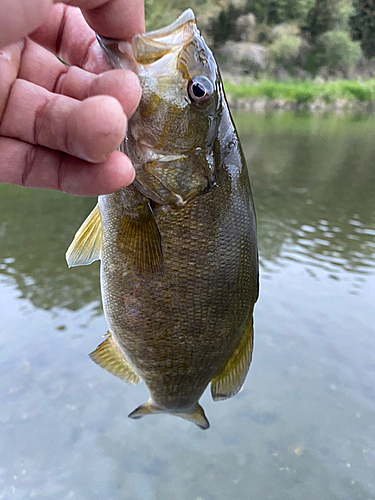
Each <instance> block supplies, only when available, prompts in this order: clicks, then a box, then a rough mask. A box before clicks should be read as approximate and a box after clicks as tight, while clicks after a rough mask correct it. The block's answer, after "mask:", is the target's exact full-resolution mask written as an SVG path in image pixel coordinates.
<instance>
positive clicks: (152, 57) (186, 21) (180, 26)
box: [132, 9, 199, 64]
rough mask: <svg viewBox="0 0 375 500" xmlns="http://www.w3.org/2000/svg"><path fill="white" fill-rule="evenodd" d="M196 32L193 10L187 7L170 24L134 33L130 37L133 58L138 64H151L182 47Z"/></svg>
mask: <svg viewBox="0 0 375 500" xmlns="http://www.w3.org/2000/svg"><path fill="white" fill-rule="evenodd" d="M197 33H199V32H198V28H197V23H196V19H195V15H194V12H193V11H192V10H191V9H187V10H185V12H183V13H182V14H181V15H180V16H179V17H178V19H176V21H174V22H173V23H172V24H170V25H168V26H166V27H164V28H160V29H158V30H154V31H149V32H147V33H144V34H138V35H135V36H134V37H133V39H132V49H133V56H134V59H135V60H136V61H137V62H138V63H139V64H152V63H153V62H155V61H158V60H159V59H161V58H162V57H163V56H164V55H166V54H169V53H171V52H175V51H176V50H178V49H181V48H182V47H184V46H185V45H186V44H188V43H189V42H190V41H191V40H192V39H193V37H194V36H195V35H196V34H197Z"/></svg>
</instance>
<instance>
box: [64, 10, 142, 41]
mask: <svg viewBox="0 0 375 500" xmlns="http://www.w3.org/2000/svg"><path fill="white" fill-rule="evenodd" d="M79 3H80V4H82V2H80V1H78V0H77V1H75V2H74V5H78V4H79ZM93 3H95V2H93ZM83 8H84V10H83V13H84V15H85V18H86V20H87V22H88V23H89V25H90V26H91V27H92V28H93V29H94V30H95V31H96V32H97V33H99V34H100V35H103V36H106V37H109V38H119V39H121V40H129V41H130V40H131V39H132V38H133V36H134V35H136V34H137V33H143V32H144V31H145V24H144V18H145V14H144V2H143V1H142V0H127V1H126V2H125V1H124V0H112V1H110V2H107V3H105V4H104V5H102V6H98V7H97V8H93V9H90V1H88V2H84V5H83Z"/></svg>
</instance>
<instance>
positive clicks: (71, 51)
mask: <svg viewBox="0 0 375 500" xmlns="http://www.w3.org/2000/svg"><path fill="white" fill-rule="evenodd" d="M30 38H31V39H32V40H34V41H35V42H36V43H38V44H40V45H42V46H43V47H46V48H47V49H48V50H50V51H51V52H53V53H54V54H56V55H58V56H59V57H60V58H61V59H62V60H63V61H65V62H67V63H69V64H71V65H74V66H79V67H80V68H84V69H87V70H88V71H92V72H94V73H100V72H102V71H105V70H108V69H111V66H110V64H109V63H108V60H107V58H106V56H105V55H104V53H103V51H102V49H101V48H100V47H99V44H98V43H97V41H96V37H95V32H94V31H93V30H92V29H91V28H90V27H89V26H88V24H87V23H86V21H85V19H84V17H83V15H82V12H81V11H80V9H78V8H76V7H67V6H66V5H64V4H57V5H54V6H53V7H52V9H51V10H50V11H49V13H48V16H47V17H46V19H45V21H44V23H43V24H41V25H40V27H39V28H38V29H37V30H36V31H34V32H33V33H31V34H30Z"/></svg>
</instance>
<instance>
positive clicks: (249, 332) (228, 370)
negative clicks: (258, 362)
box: [211, 312, 254, 401]
mask: <svg viewBox="0 0 375 500" xmlns="http://www.w3.org/2000/svg"><path fill="white" fill-rule="evenodd" d="M253 338H254V332H253V313H252V312H251V313H250V315H249V318H248V320H247V322H246V325H245V328H244V331H243V334H242V338H241V340H240V343H239V344H238V346H237V348H236V350H235V351H234V353H233V354H232V357H231V358H230V359H229V361H228V362H227V364H226V365H225V367H224V369H223V370H222V371H221V372H220V373H219V374H218V375H217V376H216V377H214V378H213V379H212V380H211V394H212V399H213V400H214V401H220V400H222V399H227V398H230V397H232V396H234V395H235V394H236V393H237V392H238V391H239V390H240V389H241V387H242V384H243V383H244V381H245V378H246V375H247V372H248V371H249V367H250V363H251V357H252V353H253Z"/></svg>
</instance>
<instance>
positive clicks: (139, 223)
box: [117, 203, 164, 276]
mask: <svg viewBox="0 0 375 500" xmlns="http://www.w3.org/2000/svg"><path fill="white" fill-rule="evenodd" d="M117 246H118V248H119V250H120V251H121V252H122V253H123V254H124V255H125V256H126V258H127V260H128V262H129V266H132V267H134V269H135V270H136V271H137V273H138V274H139V275H141V276H150V275H151V276H152V275H154V274H158V273H159V272H161V271H162V270H163V264H164V259H163V248H162V240H161V235H160V231H159V228H158V225H157V223H156V220H155V217H154V214H153V212H152V210H151V208H150V206H149V204H148V203H145V204H143V205H140V206H139V207H137V209H135V210H134V213H130V214H126V215H123V216H122V217H121V221H120V227H119V231H118V240H117Z"/></svg>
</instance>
